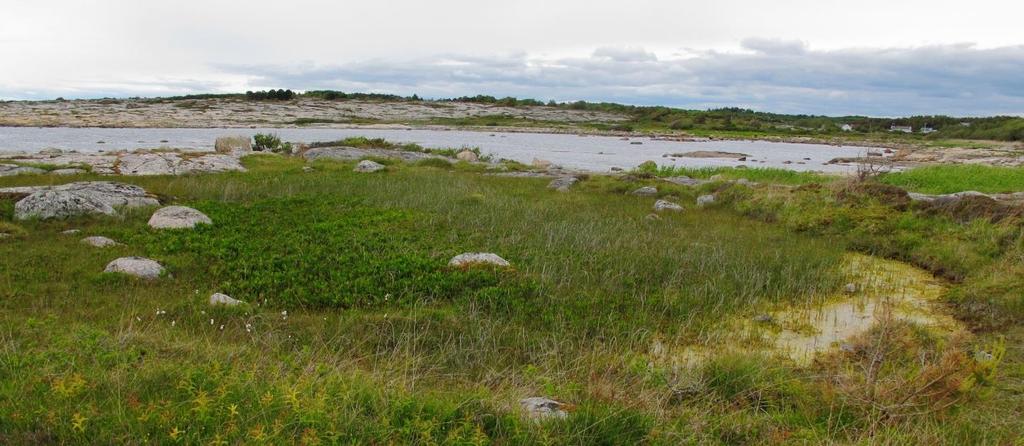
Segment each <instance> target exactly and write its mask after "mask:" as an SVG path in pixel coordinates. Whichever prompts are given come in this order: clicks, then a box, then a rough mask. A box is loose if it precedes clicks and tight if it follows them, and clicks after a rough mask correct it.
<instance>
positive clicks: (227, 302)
mask: <svg viewBox="0 0 1024 446" xmlns="http://www.w3.org/2000/svg"><path fill="white" fill-rule="evenodd" d="M244 303H245V302H242V301H240V300H238V299H234V298H232V297H231V296H228V295H227V294H223V293H213V295H211V296H210V305H224V306H228V307H234V306H236V305H241V304H244Z"/></svg>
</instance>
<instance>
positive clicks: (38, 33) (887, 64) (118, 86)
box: [0, 0, 1024, 116]
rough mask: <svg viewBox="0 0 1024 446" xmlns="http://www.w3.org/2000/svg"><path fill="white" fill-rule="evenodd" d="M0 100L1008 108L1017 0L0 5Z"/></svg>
mask: <svg viewBox="0 0 1024 446" xmlns="http://www.w3.org/2000/svg"><path fill="white" fill-rule="evenodd" d="M0 11H2V14H0V61H2V62H0V99H53V98H56V97H64V98H68V99H71V98H96V97H130V96H166V95H178V94H188V93H231V92H242V91H246V90H259V89H266V88H290V89H294V90H311V89H335V90H342V91H346V92H356V91H357V92H379V93H393V94H401V95H412V94H418V95H420V96H422V97H427V98H441V97H456V96H464V95H471V96H472V95H477V94H486V95H492V96H499V97H502V96H517V97H530V98H537V99H541V100H545V101H546V100H556V101H574V100H588V101H612V102H621V103H628V104H638V105H667V106H676V107H683V108H692V109H705V108H714V107H744V108H752V109H756V110H762V111H773V112H780V113H805V114H827V115H834V116H838V115H850V114H860V115H871V116H903V115H912V114H950V115H959V116H983V115H995V114H1010V115H1024V25H1022V22H1021V17H1024V1H1020V0H973V1H971V2H963V1H957V2H954V1H947V0H931V1H918V0H900V1H895V0H885V1H882V0H860V1H857V2H850V1H834V0H775V1H771V2H769V1H764V0H712V1H709V0H703V1H668V0H657V1H656V0H631V1H610V0H586V1H585V0H508V1H504V2H489V1H484V0H472V1H471V0H433V1H422V0H368V1H367V0H340V1H313V0H289V1H275V2H268V1H262V0H248V1H228V0H202V1H193V0H174V1H164V0H147V1H139V0H131V1H128V0H94V1H88V2H84V1H81V0H0Z"/></svg>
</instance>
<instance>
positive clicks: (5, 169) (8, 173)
mask: <svg viewBox="0 0 1024 446" xmlns="http://www.w3.org/2000/svg"><path fill="white" fill-rule="evenodd" d="M41 173H46V171H45V170H43V169H40V168H38V167H26V166H18V165H15V164H0V177H13V176H15V175H38V174H41Z"/></svg>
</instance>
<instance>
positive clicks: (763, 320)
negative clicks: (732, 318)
mask: <svg viewBox="0 0 1024 446" xmlns="http://www.w3.org/2000/svg"><path fill="white" fill-rule="evenodd" d="M754 322H757V323H759V324H770V323H773V322H775V318H774V317H772V315H770V314H759V315H757V316H754Z"/></svg>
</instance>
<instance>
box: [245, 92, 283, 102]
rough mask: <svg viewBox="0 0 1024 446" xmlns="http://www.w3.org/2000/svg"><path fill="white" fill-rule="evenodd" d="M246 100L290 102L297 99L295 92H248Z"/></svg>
mask: <svg viewBox="0 0 1024 446" xmlns="http://www.w3.org/2000/svg"><path fill="white" fill-rule="evenodd" d="M245 99H247V100H250V101H290V100H292V99H295V92H294V91H291V90H266V91H247V92H245Z"/></svg>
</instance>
